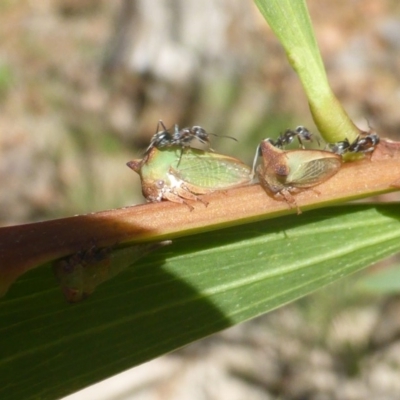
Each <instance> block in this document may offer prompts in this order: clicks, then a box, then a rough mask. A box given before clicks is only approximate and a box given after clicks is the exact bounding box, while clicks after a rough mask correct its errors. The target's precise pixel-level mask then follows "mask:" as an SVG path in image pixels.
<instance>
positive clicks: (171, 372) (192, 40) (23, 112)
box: [0, 0, 400, 400]
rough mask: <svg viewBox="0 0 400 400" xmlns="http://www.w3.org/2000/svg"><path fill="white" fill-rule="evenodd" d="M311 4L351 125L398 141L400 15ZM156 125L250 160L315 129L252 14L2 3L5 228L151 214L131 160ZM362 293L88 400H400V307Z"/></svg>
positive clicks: (124, 3)
mask: <svg viewBox="0 0 400 400" xmlns="http://www.w3.org/2000/svg"><path fill="white" fill-rule="evenodd" d="M307 3H308V6H309V10H310V14H311V18H312V21H313V24H314V28H315V32H316V36H317V40H318V42H319V45H320V49H321V52H322V56H323V59H324V62H325V65H326V69H327V73H328V77H329V80H330V82H331V85H332V88H333V90H334V92H335V93H336V95H337V96H338V98H339V99H340V100H341V101H342V103H343V105H344V107H345V109H346V110H347V111H348V113H349V115H350V117H351V118H352V119H353V120H354V121H355V122H356V124H357V125H358V126H359V127H360V128H363V129H366V130H367V129H368V125H369V126H371V127H372V128H373V129H375V130H376V131H377V132H378V133H379V134H380V135H381V136H382V137H390V138H392V139H397V140H398V139H399V132H400V113H399V112H398V106H399V102H400V3H399V2H398V1H396V0H380V1H376V0H337V1H335V2H332V1H328V0H318V1H317V0H309V1H308V2H307ZM288 23H290V21H288ZM160 119H162V120H163V121H164V123H165V125H166V126H167V127H170V126H172V125H173V124H175V123H178V124H179V126H181V127H184V126H190V125H201V126H202V127H204V128H205V129H206V130H207V131H208V132H212V133H216V134H218V135H230V136H234V137H236V138H237V139H238V141H239V142H238V143H236V142H235V141H232V140H229V139H226V138H225V139H224V138H216V139H215V140H213V145H212V147H213V148H214V149H215V150H216V151H219V152H221V153H226V154H230V155H233V156H236V157H238V158H240V159H242V160H243V161H245V162H247V163H251V161H252V159H253V155H254V151H255V148H256V146H257V144H258V143H259V142H260V140H261V139H263V138H265V137H276V136H278V135H279V133H280V132H282V131H284V130H285V129H286V128H290V127H291V128H294V127H295V126H297V125H305V126H307V127H308V128H309V129H310V130H311V131H314V132H316V130H315V126H314V125H313V123H312V119H311V116H310V113H309V110H308V105H307V101H306V98H305V95H304V93H303V91H302V88H301V85H300V83H299V81H298V79H297V77H296V76H295V74H294V72H293V71H292V70H291V68H290V67H289V65H288V63H287V61H286V59H285V55H284V51H283V50H282V48H281V47H280V45H279V43H278V41H277V39H276V38H275V37H274V35H273V34H272V32H271V31H270V29H269V28H268V26H267V24H266V22H265V21H264V20H263V19H262V17H261V16H260V14H259V13H258V11H257V9H256V8H255V6H254V5H253V3H252V2H251V1H250V0H247V1H243V0H202V1H197V0H173V1H172V0H114V1H106V0H52V1H49V0H43V1H36V2H34V1H27V0H22V1H21V0H20V1H16V0H4V1H2V2H1V3H0V155H1V162H0V183H1V188H2V190H1V191H0V224H1V225H2V226H6V225H12V224H18V223H26V222H32V221H38V220H43V219H49V218H56V217H62V216H69V215H74V214H80V213H86V212H95V211H100V210H105V209H110V208H115V207H123V206H127V205H131V204H135V203H140V202H143V198H142V196H141V189H140V181H139V178H138V176H137V175H136V174H135V173H134V172H133V171H131V170H130V169H129V168H128V167H126V165H125V163H126V162H127V161H129V160H132V159H135V158H141V155H142V154H143V151H144V149H145V148H146V147H147V146H148V144H149V140H150V138H151V136H152V135H153V134H154V133H155V131H156V126H157V122H158V120H160ZM213 139H214V138H213ZM393 198H394V197H393ZM379 268H381V266H380V267H379ZM356 281H357V277H356V278H353V279H352V280H351V281H346V282H341V283H340V284H338V285H336V286H334V287H330V288H328V289H327V290H325V291H324V293H317V294H315V295H314V296H311V297H309V298H307V299H304V300H302V301H301V302H298V303H297V304H294V305H291V306H289V307H285V308H282V309H280V310H277V311H275V312H273V313H270V314H268V315H267V316H265V317H261V318H258V319H256V320H254V321H251V322H249V323H246V324H242V325H240V326H238V327H235V328H233V329H230V330H228V331H225V332H223V333H222V334H219V335H215V336H213V337H212V338H210V339H207V340H204V341H202V342H198V343H195V344H194V345H191V346H188V347H186V348H185V349H183V350H181V351H178V352H176V353H174V354H172V355H169V356H166V357H163V358H161V359H158V360H156V361H153V362H151V363H150V364H148V365H144V366H142V367H139V368H136V369H134V370H132V371H130V372H129V374H128V375H127V376H125V375H123V377H120V378H115V379H122V381H121V380H120V381H118V380H114V384H113V383H107V385H106V386H107V387H108V388H111V390H112V391H113V393H114V394H111V393H108V392H107V391H106V390H105V389H102V390H101V393H100V394H99V393H98V392H97V394H96V395H94V397H87V396H88V395H87V394H86V395H81V396H83V397H80V398H86V399H87V398H96V399H100V398H104V399H111V398H114V399H130V398H134V399H181V398H182V399H187V398H191V399H229V400H232V399H243V398H246V397H247V398H249V399H275V398H279V399H299V400H300V399H365V398H379V399H399V398H400V379H399V376H400V340H399V337H400V308H399V307H400V300H399V298H398V297H397V296H396V295H395V294H394V295H392V296H383V295H370V294H365V292H361V291H360V290H359V289H358V287H359V286H357V285H356V284H355V282H356ZM115 382H118V383H115ZM101 395H104V396H105V397H101ZM78 396H79V395H77V396H76V397H75V399H78V398H79V397H78ZM85 396H86V397H85Z"/></svg>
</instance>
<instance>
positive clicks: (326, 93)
mask: <svg viewBox="0 0 400 400" xmlns="http://www.w3.org/2000/svg"><path fill="white" fill-rule="evenodd" d="M254 1H255V3H256V5H257V6H258V8H259V10H260V11H261V13H262V15H263V16H264V18H265V19H266V20H267V22H268V24H269V25H270V27H271V29H272V30H273V31H274V33H275V34H276V36H277V37H278V38H279V40H280V42H281V44H282V46H283V47H284V49H285V51H286V55H287V58H288V60H289V63H290V65H291V66H292V68H293V69H294V70H295V72H296V73H297V74H298V76H299V78H300V80H301V83H302V85H303V88H304V91H305V93H306V95H307V99H308V103H309V106H310V110H311V113H312V116H313V118H314V122H315V124H316V125H317V127H318V129H319V131H320V133H321V135H322V137H323V138H324V139H325V140H326V141H327V142H330V143H335V142H338V141H341V140H344V139H345V138H348V139H349V140H350V141H351V142H352V141H353V140H355V139H356V138H357V137H358V135H359V134H360V130H359V129H358V128H357V127H356V126H355V125H354V124H353V122H352V121H351V119H350V118H349V117H348V115H347V113H346V111H345V110H344V109H343V107H342V105H341V104H340V102H339V101H338V99H337V98H336V96H335V95H334V93H333V92H332V90H331V88H330V86H329V82H328V79H327V77H326V73H325V69H324V64H323V62H322V58H321V55H320V52H319V49H318V45H317V42H316V40H315V36H314V32H313V29H312V25H311V21H310V17H309V14H308V10H307V6H306V3H305V1H304V0H254Z"/></svg>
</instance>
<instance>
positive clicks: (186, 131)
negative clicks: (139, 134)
mask: <svg viewBox="0 0 400 400" xmlns="http://www.w3.org/2000/svg"><path fill="white" fill-rule="evenodd" d="M160 125H161V128H162V130H159V127H160ZM210 135H213V136H219V135H216V134H215V133H208V132H207V131H206V130H205V129H204V128H202V127H201V126H198V125H194V126H192V127H186V128H182V129H179V126H178V125H177V124H175V126H174V131H173V133H171V132H170V131H169V130H168V129H167V128H166V127H165V125H164V123H163V122H162V121H161V120H160V121H159V122H158V125H157V133H156V134H155V135H154V136H153V137H152V139H151V141H150V145H149V146H148V147H147V149H146V152H145V154H148V153H149V152H150V150H151V149H152V148H153V147H156V148H162V147H170V146H180V147H182V148H187V147H191V146H190V145H191V142H192V141H193V140H195V139H197V140H198V141H199V142H200V143H202V144H205V145H207V147H208V148H209V150H210V151H214V150H213V149H211V147H210V145H211V143H210V139H209V136H210ZM220 137H227V138H229V139H233V140H235V141H237V140H236V139H235V138H234V137H232V136H220Z"/></svg>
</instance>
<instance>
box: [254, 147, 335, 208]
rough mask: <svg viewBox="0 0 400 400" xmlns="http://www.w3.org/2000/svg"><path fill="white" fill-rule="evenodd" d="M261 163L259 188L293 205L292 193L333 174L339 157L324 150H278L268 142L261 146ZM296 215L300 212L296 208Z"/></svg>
mask: <svg viewBox="0 0 400 400" xmlns="http://www.w3.org/2000/svg"><path fill="white" fill-rule="evenodd" d="M260 146H261V153H262V157H263V163H262V164H261V165H259V166H258V168H257V174H258V177H259V180H260V183H261V185H262V186H263V187H264V188H265V189H266V190H267V191H269V192H271V193H272V194H273V195H274V196H277V197H283V198H284V199H285V200H286V201H287V202H288V203H289V205H292V204H296V201H295V199H294V198H293V196H292V193H295V192H298V191H301V190H304V189H308V188H311V187H313V186H316V185H319V184H320V183H322V182H324V181H326V180H327V179H329V178H330V177H332V176H333V175H335V174H336V173H337V172H338V171H339V169H340V167H341V165H342V160H341V157H340V156H339V155H337V154H334V153H331V152H329V151H323V150H287V151H285V150H281V149H278V148H276V147H274V146H273V145H272V144H271V143H270V142H268V141H263V142H262V143H261V145H260ZM298 213H300V210H299V208H298Z"/></svg>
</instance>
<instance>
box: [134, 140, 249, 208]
mask: <svg viewBox="0 0 400 400" xmlns="http://www.w3.org/2000/svg"><path fill="white" fill-rule="evenodd" d="M127 165H128V166H129V167H130V168H132V169H133V170H134V171H135V172H137V173H138V174H139V175H140V177H141V181H142V192H143V195H144V197H145V198H146V199H147V200H148V201H151V202H157V201H161V200H169V201H172V202H176V203H183V204H186V205H188V207H189V208H191V209H192V206H190V205H189V204H188V203H187V202H186V201H185V200H193V201H198V200H200V201H201V199H200V198H199V197H198V196H197V195H201V194H207V193H211V192H214V191H217V190H227V189H231V188H234V187H239V186H244V185H248V184H250V183H251V173H250V172H251V171H250V167H249V166H247V165H246V164H244V163H242V162H241V161H240V160H238V159H236V158H233V157H229V156H225V155H222V154H217V153H213V152H208V151H203V150H198V149H193V148H185V149H183V150H182V148H181V147H179V146H172V147H168V148H160V149H157V148H152V149H151V151H150V152H149V154H148V155H147V157H146V158H144V159H143V160H134V161H130V162H129V163H128V164H127Z"/></svg>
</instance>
